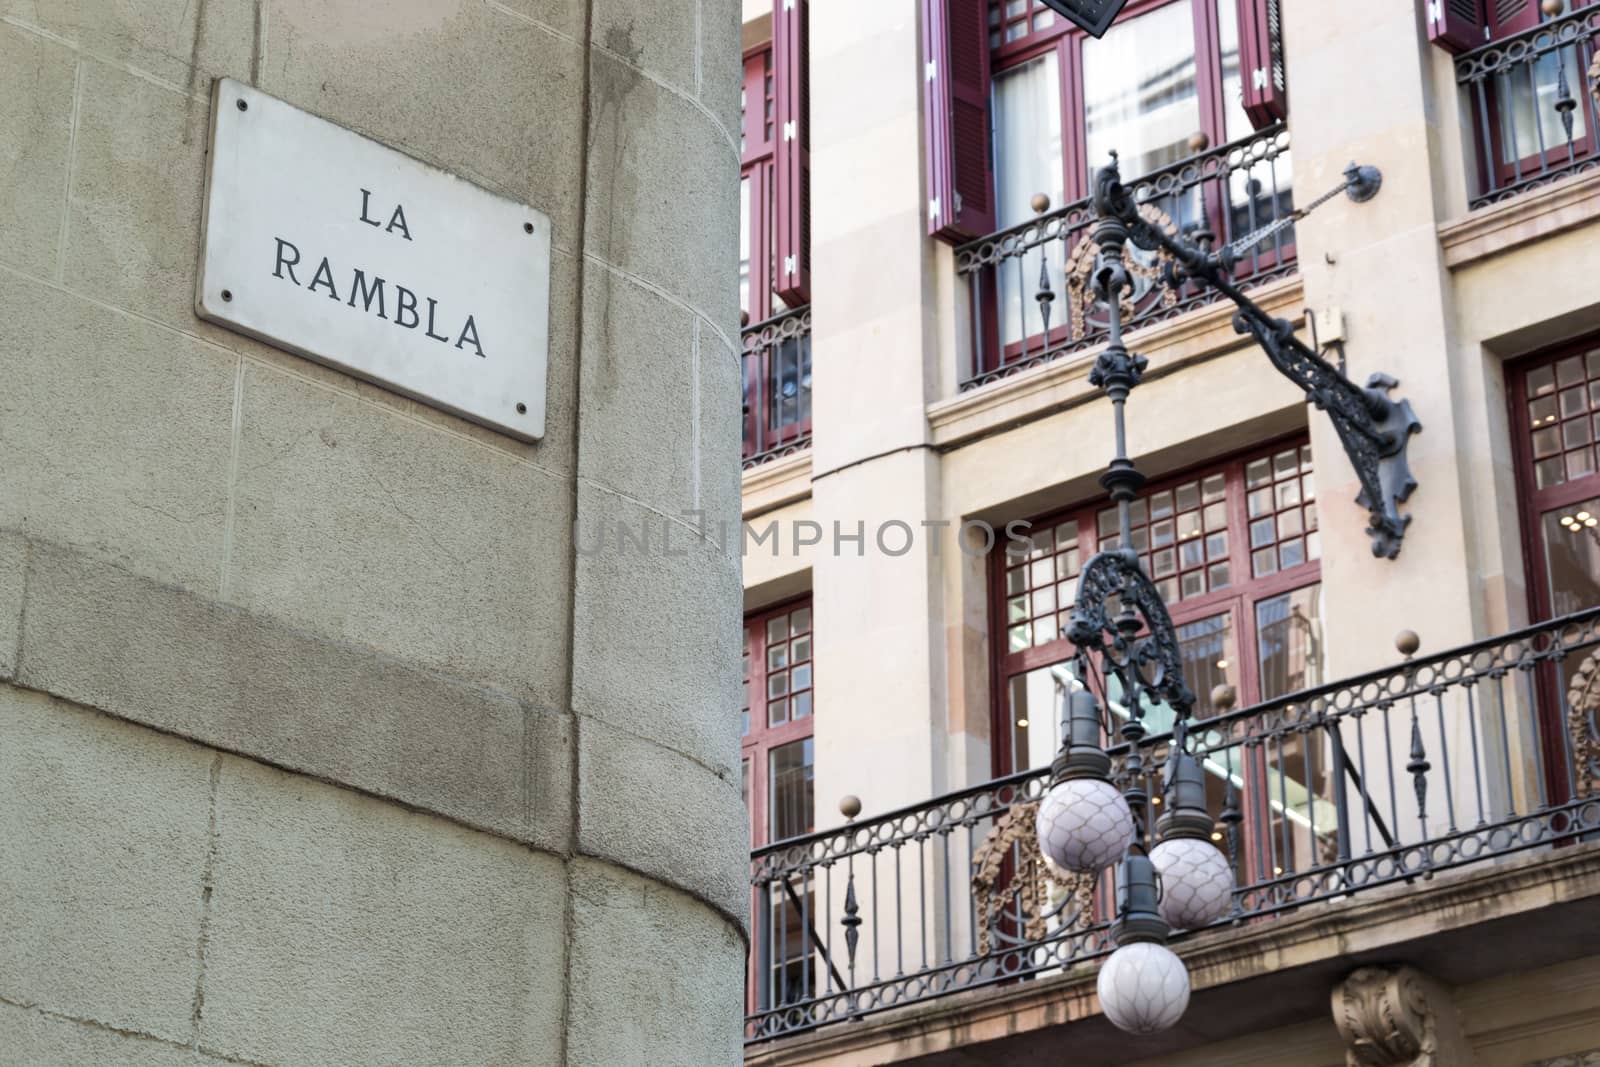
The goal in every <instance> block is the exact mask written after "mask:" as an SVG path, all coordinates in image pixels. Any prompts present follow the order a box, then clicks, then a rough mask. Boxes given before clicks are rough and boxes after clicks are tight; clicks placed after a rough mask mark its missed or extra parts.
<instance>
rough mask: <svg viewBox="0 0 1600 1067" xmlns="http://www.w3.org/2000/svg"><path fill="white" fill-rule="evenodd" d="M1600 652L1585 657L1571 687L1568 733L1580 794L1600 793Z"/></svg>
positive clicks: (1568, 690) (1568, 695)
mask: <svg viewBox="0 0 1600 1067" xmlns="http://www.w3.org/2000/svg"><path fill="white" fill-rule="evenodd" d="M1596 712H1600V649H1595V650H1594V651H1593V652H1590V653H1589V654H1588V655H1587V656H1585V657H1584V659H1583V662H1582V663H1580V664H1579V665H1578V669H1577V670H1575V671H1573V672H1572V680H1571V682H1569V683H1568V686H1567V733H1568V734H1570V735H1571V738H1572V763H1573V770H1574V773H1575V775H1576V778H1577V788H1578V791H1579V792H1580V793H1593V792H1595V791H1597V790H1600V732H1597V731H1596V721H1595V713H1596Z"/></svg>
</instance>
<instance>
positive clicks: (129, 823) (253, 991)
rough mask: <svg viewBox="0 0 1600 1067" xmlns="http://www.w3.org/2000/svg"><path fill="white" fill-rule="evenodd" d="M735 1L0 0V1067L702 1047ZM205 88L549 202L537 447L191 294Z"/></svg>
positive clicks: (712, 825) (708, 1014)
mask: <svg viewBox="0 0 1600 1067" xmlns="http://www.w3.org/2000/svg"><path fill="white" fill-rule="evenodd" d="M736 8H737V5H735V4H734V3H732V2H731V0H687V2H683V3H672V4H663V3H658V2H656V0H638V2H635V0H623V2H606V3H601V2H594V3H589V2H584V0H505V2H500V0H493V2H485V0H397V2H393V3H389V2H385V3H382V4H369V3H363V2H359V0H336V2H328V0H198V2H194V0H171V2H168V0H137V2H132V3H122V2H116V3H113V2H107V0H84V2H77V0H37V2H36V0H17V2H12V0H7V2H6V3H4V4H0V380H3V382H4V384H3V386H0V1062H4V1063H6V1064H17V1065H22V1064H27V1065H30V1067H32V1065H40V1067H43V1065H56V1064H62V1065H65V1064H91V1063H94V1064H119V1065H123V1064H128V1065H132V1064H139V1065H152V1067H153V1065H158V1064H160V1065H165V1064H177V1063H186V1064H187V1063H204V1064H220V1063H229V1064H242V1063H251V1064H283V1065H288V1064H317V1065H325V1064H333V1063H338V1064H400V1063H405V1064H441V1065H442V1064H452V1065H454V1064H465V1063H474V1064H489V1063H495V1064H511V1063H516V1064H551V1065H566V1064H571V1065H577V1064H586V1065H594V1067H601V1065H604V1067H615V1065H617V1064H644V1063H651V1064H666V1063H672V1064H681V1065H684V1067H689V1065H695V1067H699V1065H703V1064H732V1063H735V1062H737V1061H738V1058H739V1056H740V1041H739V1031H740V1018H741V1005H740V999H741V992H742V981H741V975H742V969H743V968H742V963H743V960H744V958H745V953H746V946H747V934H746V923H747V921H748V916H749V911H748V904H747V899H746V898H747V893H746V887H745V880H744V877H743V870H744V865H745V859H746V854H745V843H744V840H743V834H742V830H741V827H742V825H743V820H744V816H743V809H742V807H741V805H740V801H739V790H738V780H737V771H738V765H737V762H736V760H737V751H738V740H737V737H738V734H737V730H736V729H735V722H736V719H735V709H734V707H733V703H734V700H735V698H736V693H737V680H736V678H735V674H734V672H735V670H736V655H737V640H738V628H737V620H738V599H739V593H738V587H739V560H738V555H737V552H736V551H735V550H734V549H733V548H732V547H730V545H729V544H728V543H727V542H725V541H717V540H715V539H714V538H713V537H711V536H709V535H707V536H702V534H703V531H704V529H711V528H714V527H712V526H711V525H710V524H707V525H706V526H705V527H702V526H701V525H700V524H696V523H694V522H692V521H691V520H690V519H688V518H685V517H683V516H684V515H685V514H686V513H688V512H690V511H693V510H698V511H700V512H702V513H703V514H705V515H707V516H708V517H711V518H714V519H716V520H717V523H718V524H721V525H731V524H732V523H733V522H734V519H735V515H736V510H737V494H738V489H737V485H738V477H739V465H738V458H737V449H738V429H737V426H738V414H737V412H738V407H737V404H738V394H739V389H738V369H737V368H738V329H739V328H738V318H737V313H736V310H735V305H736V292H737V288H736V279H735V270H736V260H735V257H734V255H733V245H734V241H735V234H736V229H737V224H738V220H737V214H736V211H735V209H734V206H733V205H734V203H735V198H736V194H735V191H736V184H735V183H736V181H737V174H738V165H737V155H738V145H737V140H738V138H737V132H736V131H737V126H738V114H739V109H738V97H737V92H738V78H737V71H738V55H737V53H738V51H739V39H738V34H739V15H738V12H737V9H736ZM219 78H228V79H232V80H233V81H232V83H230V84H237V85H242V86H246V87H251V88H252V90H259V91H260V92H261V93H264V94H268V95H270V96H272V97H275V98H277V99H278V100H280V101H283V102H286V103H287V104H290V105H293V106H294V107H296V108H299V109H302V110H303V111H306V112H310V113H311V114H313V115H316V116H320V117H321V118H322V119H326V120H328V121H329V122H332V123H334V124H336V125H337V126H339V127H342V128H343V130H344V131H346V133H345V134H344V135H343V136H346V137H347V138H348V140H350V141H353V140H354V139H355V138H356V137H357V136H358V135H359V136H361V137H365V138H368V139H370V140H371V141H375V142H378V143H379V144H380V145H383V146H386V148H387V149H393V150H396V151H398V152H399V153H403V154H404V155H406V156H410V157H412V158H413V159H415V160H420V161H422V162H423V163H424V164H427V165H429V166H431V167H433V168H437V169H438V170H439V171H443V172H445V173H446V174H447V175H450V176H453V177H450V178H445V177H443V176H439V177H438V181H440V182H447V183H448V182H454V183H455V185H456V186H460V185H461V184H462V183H471V184H472V185H474V186H477V187H478V190H480V191H481V190H487V193H489V194H495V195H496V196H498V197H500V198H502V200H503V201H504V202H506V203H509V204H513V205H527V206H529V207H531V208H532V209H534V210H535V211H536V212H538V213H540V214H539V215H538V218H540V219H545V218H547V219H548V220H549V224H550V226H551V229H552V232H551V233H550V234H549V235H547V236H548V237H549V239H550V245H551V253H550V272H549V306H548V317H547V321H548V329H549V369H548V377H547V381H546V382H545V383H544V385H545V388H546V400H547V403H546V405H545V407H546V416H547V417H546V424H545V433H544V436H543V439H542V440H540V441H537V442H533V443H528V442H524V441H520V440H516V439H513V438H512V437H511V436H507V435H506V434H503V433H500V432H497V431H495V430H492V429H488V428H485V427H483V426H480V425H477V424H475V423H473V422H470V421H468V420H466V419H464V418H460V417H457V416H456V415H453V414H449V413H447V412H446V411H443V410H439V409H438V408H437V407H435V406H432V405H431V404H429V403H426V402H424V401H422V400H413V399H407V398H405V397H402V396H400V395H398V394H397V393H395V392H391V391H388V390H386V389H383V388H379V387H378V386H376V385H373V384H369V383H367V382H365V381H362V380H358V379H357V378H355V377H354V376H352V375H351V374H348V373H345V372H344V371H342V370H339V369H336V368H333V367H329V366H324V365H321V364H318V363H313V362H311V361H310V360H307V359H303V358H301V357H300V356H297V355H293V354H291V353H289V352H287V351H284V350H282V349H280V348H277V347H274V346H271V345H268V344H265V343H262V342H260V341H257V340H252V339H251V338H249V337H246V336H244V335H242V334H240V333H236V332H233V331H232V330H228V329H224V328H222V327H220V326H217V325H215V324H214V323H212V322H208V321H202V320H201V319H200V318H199V317H197V314H196V295H195V294H196V288H197V287H196V272H197V269H198V267H199V265H200V262H201V238H202V226H203V225H204V227H205V228H206V232H208V233H210V232H213V231H215V230H217V229H219V228H226V227H229V226H232V225H239V224H241V223H242V221H243V219H242V218H241V217H240V216H238V215H234V216H231V217H230V216H227V215H219V214H217V213H216V212H213V213H212V214H211V215H210V216H209V217H206V218H204V220H203V212H204V204H205V203H206V200H205V193H206V188H207V158H206V156H207V145H208V128H209V127H210V126H211V124H212V120H213V118H214V116H213V115H212V101H213V95H212V94H213V83H214V80H215V79H219ZM252 99H256V98H255V97H252ZM247 103H248V102H247V101H246V100H245V99H244V96H243V95H241V96H239V97H238V98H237V100H232V99H226V98H224V99H223V101H222V103H221V104H219V110H229V111H231V110H232V109H233V108H234V107H235V106H236V107H237V108H238V112H237V113H238V114H239V115H242V116H243V115H245V113H246V111H247V106H246V105H247ZM262 110H263V109H261V108H256V109H254V110H249V111H248V116H246V118H245V119H244V120H245V121H247V120H248V117H250V116H255V115H257V114H258V113H261V111H262ZM291 147H292V146H291ZM374 151H376V149H374ZM337 162H338V161H337V160H331V159H326V158H324V159H316V160H311V161H310V163H311V164H314V165H317V166H323V165H330V164H333V163H337ZM456 179H460V181H456ZM375 188H376V189H377V192H375V193H374V199H375V200H376V198H377V195H378V192H381V188H378V187H375ZM350 192H351V193H352V194H354V193H355V192H357V190H355V189H354V188H353V187H352V189H351V190H350ZM479 195H480V196H482V195H486V194H482V193H480V194H479ZM361 204H362V202H360V201H359V200H353V201H352V202H351V210H352V217H354V215H353V213H354V212H355V211H356V210H357V209H358V207H360V206H361ZM439 206H440V205H438V204H432V205H428V204H409V205H406V208H407V217H408V218H409V220H410V226H409V230H410V232H411V233H414V234H416V236H417V239H418V242H419V247H420V245H421V242H422V239H423V234H424V230H425V228H427V227H430V226H431V227H432V232H434V233H435V234H438V233H440V232H441V231H442V230H444V229H447V228H448V227H450V226H465V225H469V224H470V223H472V221H473V218H472V217H471V216H469V215H464V214H463V215H457V216H455V217H454V218H452V219H449V220H447V224H441V223H440V222H439V218H438V215H439V214H441V212H439V211H433V212H430V211H429V210H428V209H429V208H430V207H431V208H434V209H437V208H439ZM250 207H251V210H253V211H265V210H268V209H269V207H270V205H269V204H267V203H265V202H258V203H253V204H251V205H250ZM667 208H670V210H667ZM388 210H389V209H388V208H387V207H386V208H385V211H386V213H387V211H388ZM364 214H365V212H364V211H363V215H364ZM386 217H387V214H386ZM281 221H282V222H283V223H284V225H286V226H294V225H299V226H304V227H306V228H307V229H308V230H309V229H310V224H309V223H307V222H306V221H305V220H303V219H294V218H285V219H283V220H281ZM391 221H392V220H391ZM533 225H534V224H533V222H532V221H531V219H530V221H529V222H528V223H527V226H528V228H529V232H533ZM513 229H514V230H515V232H516V236H515V238H514V239H517V240H520V239H521V236H522V229H523V228H522V226H521V225H518V226H516V227H513ZM407 239H409V237H408V238H407ZM393 240H399V238H397V237H396V238H393ZM301 247H303V248H305V249H306V250H307V255H308V256H309V255H310V252H309V249H310V248H311V244H310V243H309V242H307V243H304V244H303V245H302V246H301ZM331 251H332V252H333V254H334V258H335V260H338V258H339V257H338V255H337V252H338V250H337V249H333V250H331ZM483 258H485V259H487V258H488V257H487V254H485V255H484V257H483ZM342 265H343V264H341V266H342ZM362 265H365V266H369V267H370V266H371V264H362ZM271 268H272V262H271V258H270V255H269V256H268V257H267V258H266V259H265V260H264V261H263V263H262V268H261V277H262V278H263V279H266V278H267V277H268V271H270V270H271ZM303 269H306V270H309V267H307V268H303ZM303 277H304V276H302V278H303ZM346 277H348V276H347V275H345V276H341V277H340V279H339V282H338V284H339V286H340V289H339V293H340V295H343V293H344V289H343V286H344V284H345V278H346ZM396 277H401V278H403V277H405V276H404V275H398V276H397V275H393V274H391V275H390V279H389V280H390V282H391V283H394V281H395V279H396ZM263 284H265V283H263ZM301 284H303V281H302V283H301ZM329 284H330V287H331V283H329ZM380 284H381V283H380ZM391 292H392V290H391ZM304 293H305V290H301V294H302V295H304ZM252 296H253V292H252V290H251V289H250V288H249V287H248V284H247V283H235V288H234V289H232V290H230V291H229V292H228V293H225V294H223V296H222V299H224V300H229V299H230V298H231V297H236V298H237V299H236V300H234V301H233V302H234V303H236V304H243V303H247V302H248V301H249V300H250V299H251V298H252ZM541 296H542V294H539V293H536V292H533V291H531V290H530V292H529V293H528V296H527V299H528V301H529V302H530V303H531V302H535V301H537V300H538V299H540V298H541ZM307 299H322V294H320V293H318V292H316V291H312V292H311V294H310V296H309V297H307ZM400 299H401V300H402V303H403V300H404V298H403V297H402V298H400ZM350 300H351V306H352V307H353V306H354V295H352V296H351V297H350ZM377 307H378V314H379V315H382V314H383V311H382V307H383V305H382V303H381V302H380V303H379V304H378V305H377ZM430 307H431V305H430ZM351 314H352V315H354V314H355V313H354V312H351ZM391 314H392V315H394V316H395V319H396V325H397V326H398V327H406V326H414V324H415V323H416V321H417V319H416V317H415V309H414V308H413V318H412V319H411V322H409V323H408V322H406V321H403V320H402V319H401V317H400V313H399V312H398V311H392V312H391ZM480 326H486V324H485V323H483V322H481V321H480ZM263 328H264V329H270V328H271V323H268V324H267V325H266V326H265V327H263ZM383 328H384V329H389V328H391V326H390V325H387V324H386V325H384V327H383ZM429 330H430V333H432V332H433V330H432V321H431V319H430V320H429ZM483 340H484V347H485V348H489V349H490V353H489V357H488V358H489V359H490V360H492V359H493V358H495V356H496V352H495V351H494V350H493V347H492V345H491V344H490V343H489V338H488V336H487V335H485V336H484V338H483ZM502 340H503V338H502ZM437 348H438V349H439V350H440V351H443V352H446V353H451V352H455V350H453V349H452V348H451V347H450V346H447V345H438V346H437ZM447 358H468V357H464V356H461V354H460V353H459V352H456V353H455V355H453V356H450V357H447ZM470 358H472V359H477V358H478V357H477V356H476V355H473V356H471V357H470ZM469 369H470V368H462V367H461V366H460V365H453V366H450V367H448V368H447V371H446V372H447V373H450V374H457V373H466V372H467V371H468V370H469ZM664 524H667V525H670V526H671V529H670V531H668V530H667V529H666V525H664ZM624 527H625V528H627V529H628V530H630V531H635V532H637V531H639V530H641V529H648V530H649V531H651V537H652V539H653V540H654V541H656V542H659V541H660V540H661V539H663V538H665V537H667V536H668V534H669V533H670V535H671V536H672V538H673V539H674V545H675V546H676V547H675V550H674V553H673V555H672V556H671V557H670V558H663V559H662V560H660V561H658V562H657V563H656V564H654V565H652V566H649V567H644V566H640V565H639V561H638V560H637V558H629V557H628V556H627V555H626V554H624V553H621V552H619V551H617V550H615V545H613V546H612V548H611V550H608V551H598V550H590V549H588V548H584V547H583V546H581V545H580V544H579V542H578V535H577V533H575V531H582V535H583V537H584V538H585V539H586V540H589V543H591V544H592V543H593V541H592V540H590V539H593V538H595V537H596V536H598V535H597V531H600V530H615V529H619V528H624ZM669 614H670V615H671V617H672V619H673V625H672V626H671V628H670V633H668V632H663V631H662V629H661V628H660V627H659V626H658V623H659V621H660V620H661V619H662V618H664V617H666V616H667V615H669ZM706 664H715V665H718V666H717V667H715V668H714V669H710V670H707V669H705V665H706ZM618 1005H625V1006H626V1008H625V1010H622V1011H618V1010H615V1009H616V1007H617V1006H618Z"/></svg>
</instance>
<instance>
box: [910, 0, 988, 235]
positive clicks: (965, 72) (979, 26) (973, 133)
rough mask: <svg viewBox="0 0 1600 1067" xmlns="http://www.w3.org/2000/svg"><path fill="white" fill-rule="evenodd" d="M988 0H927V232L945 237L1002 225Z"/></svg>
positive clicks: (924, 23) (924, 55)
mask: <svg viewBox="0 0 1600 1067" xmlns="http://www.w3.org/2000/svg"><path fill="white" fill-rule="evenodd" d="M986 7H987V4H986V0H922V59H923V76H924V80H925V82H926V84H927V92H928V95H927V99H926V101H925V102H924V104H925V106H924V109H923V110H924V114H926V116H927V124H928V128H927V168H928V205H927V208H928V232H929V233H930V234H932V235H933V236H935V237H939V238H942V239H944V240H946V241H951V242H959V241H966V240H971V239H972V238H974V237H982V236H983V235H985V234H987V233H990V232H992V231H993V230H994V228H995V215H994V166H993V162H992V156H991V153H990V145H989V28H988V22H987V19H986V18H985V14H986Z"/></svg>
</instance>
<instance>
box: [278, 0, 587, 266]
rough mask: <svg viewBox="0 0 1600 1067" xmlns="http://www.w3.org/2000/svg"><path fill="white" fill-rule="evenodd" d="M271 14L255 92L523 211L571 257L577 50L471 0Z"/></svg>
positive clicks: (300, 0) (306, 2)
mask: <svg viewBox="0 0 1600 1067" xmlns="http://www.w3.org/2000/svg"><path fill="white" fill-rule="evenodd" d="M524 6H529V5H524ZM563 6H564V7H574V6H576V5H570V4H568V5H563ZM271 12H272V13H271V17H270V18H269V19H268V20H267V43H266V54H265V57H264V59H263V62H262V67H261V80H260V88H261V89H262V90H263V91H265V92H269V93H272V94H273V95H274V96H278V97H281V98H282V99H285V100H287V101H289V102H290V103H292V104H294V105H295V106H297V107H301V108H304V109H306V110H307V111H311V112H313V113H315V114H318V115H321V116H323V117H324V118H326V119H329V120H330V121H333V122H337V123H339V124H341V125H344V126H349V127H351V128H352V129H355V130H357V131H359V132H361V133H364V134H366V135H367V136H369V137H374V138H376V139H378V140H380V141H382V142H384V143H385V144H388V145H392V146H394V147H397V148H401V149H402V150H403V151H405V152H407V153H408V154H410V155H414V156H416V157H418V158H419V159H423V160H426V161H427V162H429V163H432V164H434V165H435V166H439V167H442V168H444V169H445V170H448V171H451V172H452V173H456V174H459V175H461V176H462V177H464V178H466V179H468V180H469V181H473V182H476V183H478V184H479V185H483V186H485V187H487V188H489V189H492V190H494V191H495V192H498V193H500V194H502V195H505V196H509V197H511V198H513V199H515V200H519V201H522V202H524V203H528V204H531V205H532V206H534V207H536V208H538V209H539V210H541V211H544V212H546V213H547V214H549V215H550V217H551V219H552V220H553V221H554V223H555V230H556V232H555V242H556V243H557V244H558V245H562V246H564V247H567V248H575V247H577V245H578V241H577V237H576V233H577V212H578V203H579V201H578V191H577V190H578V185H577V181H576V177H577V173H578V159H579V153H580V152H581V151H582V142H581V140H580V138H581V135H582V131H581V121H582V120H581V118H580V116H581V114H582V108H581V106H580V94H581V91H582V84H583V76H582V62H583V58H582V51H583V50H582V46H581V45H580V44H579V43H578V42H577V41H576V40H573V39H569V38H563V37H559V36H556V35H553V34H551V33H550V32H549V31H548V30H546V29H543V28H541V27H540V26H537V25H535V24H533V23H531V22H528V21H525V20H522V19H517V18H514V17H512V16H509V15H507V14H506V13H505V12H504V11H499V10H496V9H495V8H493V7H491V6H489V5H487V4H484V3H481V2H475V0H437V2H431V0H430V2H416V0H412V2H408V3H393V4H386V5H382V7H381V10H380V9H378V8H374V7H373V6H372V5H371V4H370V3H368V2H367V0H274V2H273V4H272V8H271Z"/></svg>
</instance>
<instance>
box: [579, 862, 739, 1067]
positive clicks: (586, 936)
mask: <svg viewBox="0 0 1600 1067" xmlns="http://www.w3.org/2000/svg"><path fill="white" fill-rule="evenodd" d="M571 892H572V898H573V907H572V911H573V927H574V929H573V939H572V948H571V953H572V970H571V982H572V992H571V1005H572V1014H571V1017H570V1019H569V1021H568V1023H567V1053H568V1062H569V1063H570V1064H572V1065H573V1067H619V1065H621V1064H645V1063H648V1064H651V1065H652V1067H703V1065H705V1064H732V1063H738V1062H739V1060H740V1057H741V1055H742V1038H741V1034H742V1032H743V1031H742V1027H743V1021H744V1020H743V1005H744V983H745V974H744V960H745V946H744V942H743V941H742V940H741V939H740V937H739V936H738V934H737V933H736V932H735V931H734V929H733V927H732V926H731V925H730V924H729V923H728V922H727V920H725V919H724V918H722V917H721V916H719V915H717V914H716V913H714V912H712V911H711V910H710V909H708V908H706V907H705V906H704V905H702V904H700V903H697V902H696V901H693V900H690V899H689V898H688V897H686V896H684V895H683V894H681V893H678V892H676V891H674V890H671V889H668V888H666V887H665V886H661V885H658V884H656V883H654V882H651V881H648V880H647V879H644V878H640V877H638V876H637V875H633V874H629V873H627V872H625V871H619V870H617V869H616V868H613V867H608V866H605V865H603V864H597V863H592V862H586V861H579V862H577V863H575V864H574V865H573V868H572V885H571Z"/></svg>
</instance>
